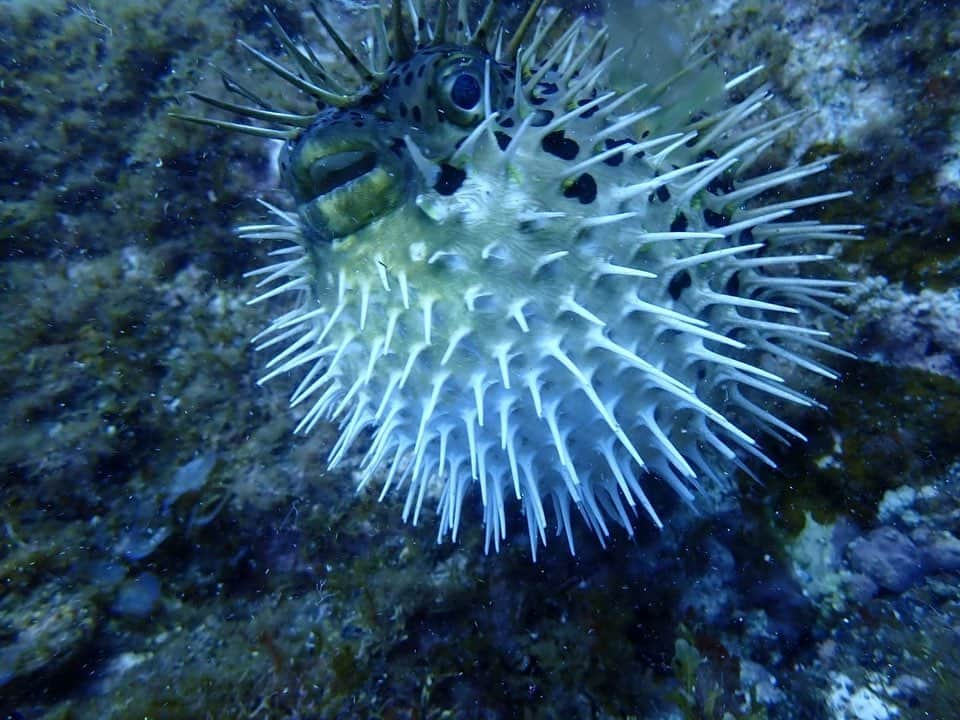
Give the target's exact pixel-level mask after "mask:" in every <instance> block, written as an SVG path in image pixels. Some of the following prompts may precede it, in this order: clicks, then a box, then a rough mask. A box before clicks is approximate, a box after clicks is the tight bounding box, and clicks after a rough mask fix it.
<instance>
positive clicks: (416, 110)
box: [410, 105, 423, 124]
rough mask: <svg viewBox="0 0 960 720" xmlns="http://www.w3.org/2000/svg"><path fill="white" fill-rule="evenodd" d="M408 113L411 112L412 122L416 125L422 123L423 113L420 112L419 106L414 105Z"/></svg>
mask: <svg viewBox="0 0 960 720" xmlns="http://www.w3.org/2000/svg"><path fill="white" fill-rule="evenodd" d="M410 112H411V114H412V115H413V121H414V122H415V123H418V124H419V123H421V122H422V121H423V113H422V112H420V106H419V105H414V106H413V110H411V111H410Z"/></svg>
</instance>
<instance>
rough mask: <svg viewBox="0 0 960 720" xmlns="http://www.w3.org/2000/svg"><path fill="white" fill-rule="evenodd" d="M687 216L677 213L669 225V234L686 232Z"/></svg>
mask: <svg viewBox="0 0 960 720" xmlns="http://www.w3.org/2000/svg"><path fill="white" fill-rule="evenodd" d="M686 230H687V216H686V215H684V214H683V213H677V216H676V217H675V218H674V219H673V222H672V223H670V232H686Z"/></svg>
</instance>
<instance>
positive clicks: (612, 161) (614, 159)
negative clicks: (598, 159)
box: [603, 138, 633, 167]
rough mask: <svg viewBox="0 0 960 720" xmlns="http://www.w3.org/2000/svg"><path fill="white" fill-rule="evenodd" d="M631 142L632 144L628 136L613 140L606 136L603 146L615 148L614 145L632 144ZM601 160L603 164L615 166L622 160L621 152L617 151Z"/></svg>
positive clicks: (610, 148) (608, 148)
mask: <svg viewBox="0 0 960 720" xmlns="http://www.w3.org/2000/svg"><path fill="white" fill-rule="evenodd" d="M632 144H633V140H630V139H628V138H620V139H619V140H613V139H611V138H607V139H606V140H605V141H604V143H603V145H604V147H605V148H606V149H607V150H613V148H616V147H621V146H623V145H632ZM603 162H604V164H606V165H609V166H610V167H616V166H617V165H619V164H620V163H622V162H623V153H622V152H619V153H617V154H616V155H611V156H610V157H608V158H607V159H606V160H604V161H603Z"/></svg>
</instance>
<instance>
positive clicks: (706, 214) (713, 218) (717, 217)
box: [703, 208, 730, 227]
mask: <svg viewBox="0 0 960 720" xmlns="http://www.w3.org/2000/svg"><path fill="white" fill-rule="evenodd" d="M703 220H704V222H706V223H707V225H709V226H710V227H723V226H724V225H726V224H728V223H729V222H730V218H729V217H727V216H726V215H721V214H720V213H718V212H714V211H713V210H711V209H710V208H704V211H703Z"/></svg>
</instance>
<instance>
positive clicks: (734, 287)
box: [723, 272, 740, 296]
mask: <svg viewBox="0 0 960 720" xmlns="http://www.w3.org/2000/svg"><path fill="white" fill-rule="evenodd" d="M723 291H724V292H725V293H726V294H727V295H735V296H739V295H740V273H738V272H735V273H732V274H731V275H730V277H728V278H727V282H726V283H725V284H724V286H723Z"/></svg>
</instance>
